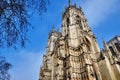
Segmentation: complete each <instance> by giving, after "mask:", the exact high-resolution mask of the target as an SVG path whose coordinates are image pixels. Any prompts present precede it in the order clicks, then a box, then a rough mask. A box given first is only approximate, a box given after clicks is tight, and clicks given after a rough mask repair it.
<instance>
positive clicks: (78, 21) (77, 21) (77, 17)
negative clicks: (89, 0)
mask: <svg viewBox="0 0 120 80" xmlns="http://www.w3.org/2000/svg"><path fill="white" fill-rule="evenodd" d="M76 23H77V24H79V23H80V16H79V15H77V16H76Z"/></svg>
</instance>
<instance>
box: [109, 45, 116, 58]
mask: <svg viewBox="0 0 120 80" xmlns="http://www.w3.org/2000/svg"><path fill="white" fill-rule="evenodd" d="M109 49H110V51H111V53H112V55H113V56H115V55H116V53H115V51H114V49H113V48H112V47H111V46H110V47H109Z"/></svg>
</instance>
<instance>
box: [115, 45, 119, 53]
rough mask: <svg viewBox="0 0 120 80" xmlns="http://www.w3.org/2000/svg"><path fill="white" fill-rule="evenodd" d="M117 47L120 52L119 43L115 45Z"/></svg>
mask: <svg viewBox="0 0 120 80" xmlns="http://www.w3.org/2000/svg"><path fill="white" fill-rule="evenodd" d="M115 46H116V48H117V50H118V51H119V52H120V45H119V44H118V43H115Z"/></svg>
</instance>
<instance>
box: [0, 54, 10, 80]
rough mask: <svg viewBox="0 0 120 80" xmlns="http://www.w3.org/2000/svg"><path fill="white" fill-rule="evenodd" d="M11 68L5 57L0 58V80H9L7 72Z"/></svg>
mask: <svg viewBox="0 0 120 80" xmlns="http://www.w3.org/2000/svg"><path fill="white" fill-rule="evenodd" d="M11 66H12V65H11V64H10V63H8V62H7V61H6V59H5V57H2V56H0V80H10V75H9V73H8V70H9V69H10V68H11Z"/></svg>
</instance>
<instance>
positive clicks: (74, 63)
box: [62, 3, 101, 80]
mask: <svg viewBox="0 0 120 80" xmlns="http://www.w3.org/2000/svg"><path fill="white" fill-rule="evenodd" d="M62 21H63V23H62V35H63V37H64V38H65V39H64V41H65V45H66V50H65V54H66V57H65V63H66V64H65V65H66V66H64V67H65V68H66V71H65V72H66V75H67V76H66V80H84V79H85V80H101V76H100V73H99V68H98V65H97V56H99V54H100V50H99V47H98V44H97V42H96V38H95V36H94V34H93V32H92V31H91V29H90V27H89V25H88V22H87V19H86V18H85V16H84V13H83V12H82V9H81V8H77V7H76V5H71V3H69V6H68V8H67V9H66V10H65V12H64V13H63V20H62Z"/></svg>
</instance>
